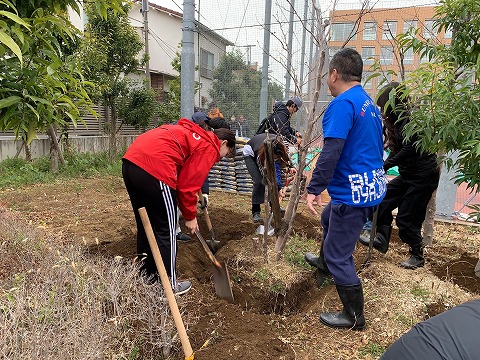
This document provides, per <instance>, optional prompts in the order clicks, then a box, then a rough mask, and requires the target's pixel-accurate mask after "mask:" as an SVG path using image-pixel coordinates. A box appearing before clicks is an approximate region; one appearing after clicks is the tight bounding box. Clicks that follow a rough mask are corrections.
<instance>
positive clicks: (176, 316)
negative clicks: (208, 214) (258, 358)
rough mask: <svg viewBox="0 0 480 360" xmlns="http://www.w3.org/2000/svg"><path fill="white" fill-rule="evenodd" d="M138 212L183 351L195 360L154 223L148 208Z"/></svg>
mask: <svg viewBox="0 0 480 360" xmlns="http://www.w3.org/2000/svg"><path fill="white" fill-rule="evenodd" d="M138 212H139V214H140V218H141V219H142V224H143V228H144V229H145V233H146V234H147V239H148V244H149V245H150V249H151V250H152V254H153V259H154V260H155V264H156V265H157V270H158V274H159V275H160V280H161V281H162V285H163V290H164V291H165V295H166V297H167V301H168V306H169V307H170V311H171V313H172V316H173V321H174V322H175V326H176V327H177V331H178V336H179V337H180V341H181V343H182V349H183V353H184V354H185V360H193V358H194V354H193V350H192V347H191V345H190V341H189V340H188V335H187V331H186V330H185V326H184V325H183V321H182V316H181V315H180V311H179V310H178V305H177V301H176V300H175V295H174V294H173V290H172V285H171V284H170V280H169V279H168V275H167V272H166V271H165V265H164V264H163V260H162V256H161V255H160V250H159V249H158V245H157V240H156V239H155V235H154V234H153V230H152V225H151V224H150V220H149V219H148V215H147V210H145V208H144V207H142V208H140V209H138Z"/></svg>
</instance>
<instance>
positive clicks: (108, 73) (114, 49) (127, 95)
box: [81, 2, 155, 156]
mask: <svg viewBox="0 0 480 360" xmlns="http://www.w3.org/2000/svg"><path fill="white" fill-rule="evenodd" d="M130 6H131V5H130V3H127V2H125V3H123V4H122V5H121V10H122V11H121V12H120V11H118V12H115V11H113V10H111V9H108V10H107V16H106V17H102V16H100V15H99V13H98V11H97V4H96V2H89V3H85V13H86V15H87V17H88V23H87V25H86V28H85V37H84V40H83V44H82V55H81V59H82V64H83V72H84V76H85V78H86V79H88V80H90V81H91V82H92V83H94V84H95V88H94V89H95V92H94V93H92V98H93V99H95V100H99V101H100V103H101V104H102V105H104V106H107V107H108V109H109V116H108V122H107V131H108V134H109V152H110V154H111V155H112V156H113V155H114V154H115V153H116V152H117V146H116V138H117V133H118V131H119V130H120V129H121V126H122V124H123V123H120V125H119V126H118V125H117V120H118V119H119V115H120V113H121V112H122V111H123V113H122V114H123V115H127V116H126V118H125V119H123V121H124V122H129V123H130V124H132V125H135V126H136V127H140V128H141V127H145V126H146V123H148V121H149V120H150V119H151V117H152V116H151V115H152V114H153V107H154V106H155V103H154V102H152V101H151V100H152V98H153V97H154V96H153V94H152V93H151V91H150V90H148V89H147V88H146V87H145V86H144V85H143V86H142V85H139V84H135V82H134V80H133V79H131V78H129V77H128V75H129V74H135V73H138V68H139V67H140V66H141V65H143V64H144V63H145V61H146V58H143V59H141V60H139V57H138V56H139V53H140V51H141V50H142V49H143V47H144V44H143V42H142V39H141V38H140V36H139V35H138V33H137V31H136V30H135V28H134V27H133V26H132V25H131V24H130V20H129V18H128V11H129V10H130ZM127 104H128V106H127ZM132 106H133V108H132ZM137 106H138V107H137ZM133 113H135V114H136V115H139V114H143V115H144V116H143V117H142V119H139V118H136V117H135V116H129V115H131V114H133ZM145 116H146V117H145Z"/></svg>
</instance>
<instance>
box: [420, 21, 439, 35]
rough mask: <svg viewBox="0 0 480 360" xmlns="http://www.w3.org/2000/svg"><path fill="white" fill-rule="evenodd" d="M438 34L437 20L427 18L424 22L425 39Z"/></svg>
mask: <svg viewBox="0 0 480 360" xmlns="http://www.w3.org/2000/svg"><path fill="white" fill-rule="evenodd" d="M436 35H437V30H436V28H435V20H425V22H424V24H423V36H424V37H425V39H432V38H434V37H436Z"/></svg>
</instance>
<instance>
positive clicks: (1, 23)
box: [0, 0, 121, 141]
mask: <svg viewBox="0 0 480 360" xmlns="http://www.w3.org/2000/svg"><path fill="white" fill-rule="evenodd" d="M97 2H98V3H101V4H103V6H105V7H107V8H108V7H110V5H114V6H115V7H116V8H119V6H120V5H121V1H120V0H99V1H97ZM68 7H70V8H72V9H73V10H74V11H76V12H79V11H80V9H79V7H78V4H77V1H76V0H29V1H23V0H22V1H19V0H18V1H8V0H0V54H1V56H0V69H1V74H0V129H2V130H13V131H14V132H15V133H16V134H17V136H25V135H26V137H27V139H26V140H27V141H31V139H33V138H35V137H36V134H37V133H38V132H41V131H44V130H45V129H46V128H48V127H49V126H50V125H51V124H56V125H64V124H68V123H70V122H73V123H74V124H76V122H77V121H83V120H82V119H81V110H80V108H82V109H90V106H89V105H90V104H91V100H90V98H89V96H88V94H87V92H86V91H85V88H89V87H90V85H89V84H88V83H85V82H84V81H83V76H82V73H81V70H80V69H81V68H80V65H79V62H78V56H76V55H74V51H75V48H76V46H77V43H78V39H79V31H78V30H77V29H76V28H75V27H74V26H73V25H72V24H71V23H70V21H69V20H68V19H67V18H66V14H67V12H66V11H67V8H68ZM82 111H84V110H82Z"/></svg>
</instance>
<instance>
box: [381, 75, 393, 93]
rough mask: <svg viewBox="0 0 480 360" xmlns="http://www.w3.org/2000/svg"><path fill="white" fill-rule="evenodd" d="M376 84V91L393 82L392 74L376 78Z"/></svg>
mask: <svg viewBox="0 0 480 360" xmlns="http://www.w3.org/2000/svg"><path fill="white" fill-rule="evenodd" d="M377 79H378V84H377V89H382V88H383V87H385V86H387V85H388V84H389V83H391V82H392V80H393V74H392V73H386V74H385V73H384V74H383V75H382V76H380V77H378V78H377Z"/></svg>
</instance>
